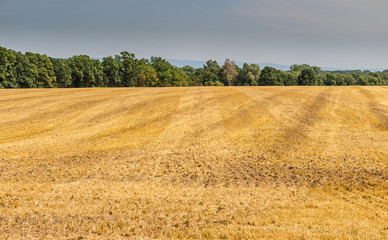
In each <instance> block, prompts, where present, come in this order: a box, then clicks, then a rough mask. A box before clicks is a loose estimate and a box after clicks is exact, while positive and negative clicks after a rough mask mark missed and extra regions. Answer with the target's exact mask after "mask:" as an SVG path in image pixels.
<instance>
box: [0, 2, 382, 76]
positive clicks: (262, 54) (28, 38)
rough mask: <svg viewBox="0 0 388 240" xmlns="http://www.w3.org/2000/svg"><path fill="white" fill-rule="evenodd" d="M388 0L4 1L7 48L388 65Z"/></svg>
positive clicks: (2, 29)
mask: <svg viewBox="0 0 388 240" xmlns="http://www.w3.org/2000/svg"><path fill="white" fill-rule="evenodd" d="M387 12H388V1H387V0H34V1H31V0H0V46H3V47H6V48H10V49H13V50H16V51H22V52H25V51H30V52H38V53H42V54H47V55H49V56H52V57H61V58H66V57H70V56H73V55H79V54H87V55H89V56H91V57H93V58H102V57H106V56H114V55H115V54H119V53H120V52H121V51H129V52H132V53H135V54H136V57H138V58H140V57H145V58H149V57H151V56H160V57H163V58H167V59H182V60H201V61H203V60H209V59H213V60H217V61H223V60H225V59H226V58H230V59H232V60H235V61H239V62H251V63H260V62H266V63H276V64H284V65H289V64H303V63H306V64H310V65H316V66H321V67H334V68H347V69H360V68H361V69H366V68H370V69H371V68H374V69H375V68H380V69H388V25H387V23H388V14H387Z"/></svg>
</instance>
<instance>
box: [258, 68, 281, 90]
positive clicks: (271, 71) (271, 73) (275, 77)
mask: <svg viewBox="0 0 388 240" xmlns="http://www.w3.org/2000/svg"><path fill="white" fill-rule="evenodd" d="M282 80H283V79H282V76H280V74H279V71H278V70H276V69H275V68H272V67H268V66H266V67H264V68H263V70H262V71H261V74H260V79H259V84H260V85H262V86H283V85H284V83H283V82H282Z"/></svg>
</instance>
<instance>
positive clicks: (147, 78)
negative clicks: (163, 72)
mask: <svg viewBox="0 0 388 240" xmlns="http://www.w3.org/2000/svg"><path fill="white" fill-rule="evenodd" d="M158 81H159V79H158V75H157V73H156V71H155V69H154V68H153V67H151V66H150V65H147V64H145V63H143V64H139V65H138V67H137V68H136V71H135V83H136V84H135V85H136V86H137V87H155V86H157V85H158Z"/></svg>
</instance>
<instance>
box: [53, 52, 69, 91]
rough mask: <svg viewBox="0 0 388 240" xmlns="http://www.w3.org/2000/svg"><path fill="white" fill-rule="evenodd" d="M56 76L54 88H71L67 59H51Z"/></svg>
mask: <svg viewBox="0 0 388 240" xmlns="http://www.w3.org/2000/svg"><path fill="white" fill-rule="evenodd" d="M51 62H52V64H53V67H54V73H55V76H56V84H55V86H56V87H60V88H68V87H71V86H72V83H73V81H72V78H71V68H70V66H69V60H68V59H59V58H51Z"/></svg>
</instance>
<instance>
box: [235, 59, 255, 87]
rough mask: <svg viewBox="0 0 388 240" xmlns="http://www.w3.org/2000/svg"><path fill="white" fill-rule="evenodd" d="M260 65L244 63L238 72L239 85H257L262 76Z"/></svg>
mask: <svg viewBox="0 0 388 240" xmlns="http://www.w3.org/2000/svg"><path fill="white" fill-rule="evenodd" d="M260 72H261V71H260V66H259V65H257V64H247V63H244V65H243V67H242V69H241V70H240V71H239V72H238V76H237V82H236V84H237V85H239V86H257V85H258V84H259V78H260Z"/></svg>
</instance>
